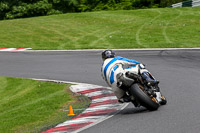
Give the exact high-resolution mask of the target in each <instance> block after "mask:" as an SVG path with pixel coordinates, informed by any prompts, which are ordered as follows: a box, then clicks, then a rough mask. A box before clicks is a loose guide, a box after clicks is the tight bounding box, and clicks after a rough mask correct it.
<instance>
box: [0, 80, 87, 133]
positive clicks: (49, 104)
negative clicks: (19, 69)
mask: <svg viewBox="0 0 200 133" xmlns="http://www.w3.org/2000/svg"><path fill="white" fill-rule="evenodd" d="M0 83H1V86H0V120H1V121H0V129H1V131H0V132H2V133H13V132H17V133H28V132H40V131H45V130H46V129H48V128H50V127H54V126H55V125H56V124H58V123H60V122H63V121H66V120H67V119H71V117H67V114H68V112H67V111H66V110H67V108H68V105H69V104H72V105H73V107H74V109H75V110H76V109H80V108H85V107H86V106H87V105H88V104H89V102H88V101H89V100H88V99H87V98H85V97H82V96H78V97H77V96H74V95H73V94H72V93H71V92H70V91H69V86H70V85H65V84H56V83H50V82H42V81H34V80H30V79H21V78H10V77H0ZM83 99H86V101H87V102H85V101H84V100H83ZM80 111H81V110H78V111H75V113H76V114H77V113H79V112H80Z"/></svg>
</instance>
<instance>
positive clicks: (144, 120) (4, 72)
mask: <svg viewBox="0 0 200 133" xmlns="http://www.w3.org/2000/svg"><path fill="white" fill-rule="evenodd" d="M116 53H117V55H119V56H123V57H127V58H132V59H135V60H138V61H140V62H142V63H144V64H146V67H147V68H148V69H149V70H150V71H151V72H152V74H153V75H154V77H156V78H157V79H158V80H160V81H161V82H160V87H161V91H162V92H163V94H164V95H165V96H166V97H167V99H168V104H167V105H165V106H162V107H160V108H159V109H158V110H157V111H153V112H150V111H147V110H145V109H144V108H134V106H133V105H132V104H129V105H128V106H127V107H126V108H125V109H124V110H122V111H121V112H120V113H119V114H117V115H115V116H113V117H111V118H110V119H107V120H105V121H104V122H102V123H99V124H97V125H95V126H93V127H91V128H88V129H86V130H84V131H82V132H83V133H94V132H95V133H199V131H200V50H174V51H166V50H162V51H131V50H129V51H116ZM100 55H101V51H95V52H94V51H89V52H84V51H82V52H20V53H18V52H13V53H11V52H0V76H12V77H23V78H42V79H56V80H65V81H72V82H82V83H90V84H96V85H103V86H106V84H105V82H104V81H103V80H102V79H101V73H100V68H101V64H102V60H101V56H100Z"/></svg>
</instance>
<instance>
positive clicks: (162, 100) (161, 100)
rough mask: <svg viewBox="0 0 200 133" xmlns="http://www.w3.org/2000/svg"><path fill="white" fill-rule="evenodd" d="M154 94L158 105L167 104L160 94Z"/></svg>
mask: <svg viewBox="0 0 200 133" xmlns="http://www.w3.org/2000/svg"><path fill="white" fill-rule="evenodd" d="M155 93H156V99H157V101H158V103H159V104H160V105H165V104H166V103H167V100H166V98H165V97H164V96H163V95H162V94H161V93H160V92H155Z"/></svg>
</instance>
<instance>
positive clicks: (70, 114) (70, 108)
mask: <svg viewBox="0 0 200 133" xmlns="http://www.w3.org/2000/svg"><path fill="white" fill-rule="evenodd" d="M73 115H75V114H74V112H73V109H72V106H71V105H69V114H68V115H67V116H73Z"/></svg>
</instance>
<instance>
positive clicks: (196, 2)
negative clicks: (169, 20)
mask: <svg viewBox="0 0 200 133" xmlns="http://www.w3.org/2000/svg"><path fill="white" fill-rule="evenodd" d="M197 6H200V0H189V1H184V2H180V3H176V4H173V5H171V6H170V7H173V8H174V7H197Z"/></svg>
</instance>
